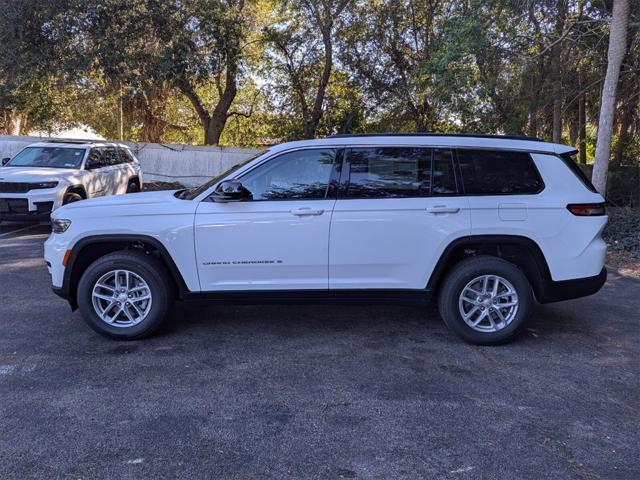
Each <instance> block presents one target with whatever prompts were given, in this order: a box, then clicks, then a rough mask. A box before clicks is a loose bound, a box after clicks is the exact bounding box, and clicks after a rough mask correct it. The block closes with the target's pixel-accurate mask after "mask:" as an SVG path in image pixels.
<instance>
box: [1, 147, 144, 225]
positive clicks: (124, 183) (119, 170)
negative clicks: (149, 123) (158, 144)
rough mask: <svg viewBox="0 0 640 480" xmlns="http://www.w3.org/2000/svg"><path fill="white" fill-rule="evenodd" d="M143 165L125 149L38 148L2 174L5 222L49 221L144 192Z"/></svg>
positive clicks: (6, 162)
mask: <svg viewBox="0 0 640 480" xmlns="http://www.w3.org/2000/svg"><path fill="white" fill-rule="evenodd" d="M141 187H142V172H141V169H140V164H139V163H138V160H137V159H136V158H135V156H134V155H133V153H131V150H130V149H129V147H127V146H126V145H120V144H115V143H108V142H86V141H77V142H74V141H72V140H64V141H54V140H51V141H47V142H40V143H34V144H32V145H29V146H28V147H26V148H24V149H22V150H21V151H20V152H18V153H17V154H16V155H15V156H14V157H13V158H4V159H2V168H0V220H19V221H25V220H26V221H30V220H33V221H41V220H48V219H49V215H50V213H51V212H52V211H53V210H55V209H56V208H58V207H60V206H62V205H66V204H68V203H72V202H75V201H78V200H83V199H86V198H93V197H99V196H103V195H115V194H119V193H127V192H139V191H140V189H141Z"/></svg>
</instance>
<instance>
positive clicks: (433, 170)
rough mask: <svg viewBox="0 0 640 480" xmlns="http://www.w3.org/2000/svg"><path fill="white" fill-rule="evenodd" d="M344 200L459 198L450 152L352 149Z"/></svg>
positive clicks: (376, 148)
mask: <svg viewBox="0 0 640 480" xmlns="http://www.w3.org/2000/svg"><path fill="white" fill-rule="evenodd" d="M347 158H348V165H349V170H348V179H347V181H346V182H345V183H346V191H345V192H344V194H343V195H341V196H342V198H419V197H429V196H443V195H456V194H457V189H456V178H455V169H454V164H453V155H452V152H451V151H450V150H446V149H432V148H424V147H366V148H351V149H349V151H348V153H347Z"/></svg>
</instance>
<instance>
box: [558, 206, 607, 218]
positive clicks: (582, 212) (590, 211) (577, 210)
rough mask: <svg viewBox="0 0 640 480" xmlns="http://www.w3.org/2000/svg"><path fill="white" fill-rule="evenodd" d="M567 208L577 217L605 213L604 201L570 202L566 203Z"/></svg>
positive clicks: (595, 215)
mask: <svg viewBox="0 0 640 480" xmlns="http://www.w3.org/2000/svg"><path fill="white" fill-rule="evenodd" d="M567 210H569V211H570V212H571V213H573V214H574V215H577V216H578V217H597V216H602V215H606V212H605V210H604V203H570V204H569V205H567Z"/></svg>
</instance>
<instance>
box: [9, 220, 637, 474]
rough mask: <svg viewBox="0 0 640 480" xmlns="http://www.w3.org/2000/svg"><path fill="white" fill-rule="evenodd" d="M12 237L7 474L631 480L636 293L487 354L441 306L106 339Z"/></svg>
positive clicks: (176, 319) (30, 237)
mask: <svg viewBox="0 0 640 480" xmlns="http://www.w3.org/2000/svg"><path fill="white" fill-rule="evenodd" d="M46 235H47V229H46V227H25V226H6V225H3V226H2V228H0V478H2V479H26V478H52V479H53V478H74V479H79V478H89V479H95V478H136V479H137V478H218V479H227V478H229V479H236V478H237V479H245V478H247V479H249V478H251V479H253V478H278V479H283V478H314V479H315V478H319V479H320V478H329V479H331V478H375V479H399V478H407V479H413V478H425V479H427V478H428V479H430V478H442V479H476V478H478V479H519V478H523V479H525V478H526V479H529V478H530V479H554V480H556V479H561V478H562V479H567V478H576V479H599V478H602V479H632V478H640V469H639V467H638V457H637V455H638V446H639V444H640V437H639V434H638V430H639V429H638V426H639V425H638V423H639V421H638V420H639V414H638V411H639V406H640V405H639V403H640V402H639V394H640V387H639V383H638V359H639V356H638V353H639V349H640V342H639V340H640V328H639V322H640V313H639V311H640V281H639V280H636V279H632V278H627V277H622V276H620V275H618V274H616V272H614V271H610V273H609V281H608V282H607V284H606V286H605V287H604V288H603V290H602V291H601V292H600V293H598V294H597V295H595V296H592V297H588V298H584V299H579V300H574V301H570V302H565V303H558V304H552V305H544V306H538V308H537V311H536V315H535V318H534V319H533V321H532V322H531V324H530V328H529V329H528V330H527V331H526V332H525V334H524V335H523V336H522V337H521V338H520V339H519V340H518V341H516V342H515V343H512V344H509V345H505V346H501V347H474V346H469V345H466V344H464V343H461V341H460V340H459V339H458V338H457V337H456V336H455V335H453V334H452V333H450V332H449V331H447V329H446V327H445V326H444V324H443V323H442V322H441V320H440V319H439V318H438V315H437V312H436V310H435V309H434V308H433V307H429V308H424V307H411V306H392V305H389V306H380V305H375V306H366V305H365V306H338V305H335V306H331V305H330V306H327V305H324V306H317V305H315V306H314V305H305V306H300V305H284V306H218V305H211V304H202V303H188V304H180V303H178V304H176V307H175V308H174V312H173V314H172V318H171V321H170V322H169V324H168V325H167V327H166V328H165V329H164V331H163V332H162V334H160V335H158V336H156V337H154V338H151V339H147V340H143V341H136V342H116V341H112V340H107V339H104V338H102V337H100V336H98V335H97V334H96V333H94V332H93V331H92V330H90V329H89V327H87V326H86V325H85V324H84V322H83V321H82V319H81V318H80V315H79V313H78V312H74V313H71V311H70V309H69V307H68V305H67V304H66V302H65V301H63V300H61V299H59V298H58V297H56V296H55V295H54V294H53V293H52V292H51V290H50V287H49V276H48V273H47V270H46V268H45V265H44V262H43V260H42V243H43V241H44V240H45V238H46Z"/></svg>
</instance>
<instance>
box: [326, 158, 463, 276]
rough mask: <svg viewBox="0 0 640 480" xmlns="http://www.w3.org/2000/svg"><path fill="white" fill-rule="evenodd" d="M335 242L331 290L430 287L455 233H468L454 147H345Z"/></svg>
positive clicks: (332, 244) (334, 221)
mask: <svg viewBox="0 0 640 480" xmlns="http://www.w3.org/2000/svg"><path fill="white" fill-rule="evenodd" d="M345 154H346V160H345V166H344V168H343V171H342V179H341V185H340V191H339V197H338V200H337V202H336V205H335V207H334V211H333V218H332V222H331V234H330V243H329V288H330V289H363V288H366V289H376V288H377V289H424V288H425V287H426V284H427V281H428V279H429V276H430V275H431V272H432V271H433V269H434V267H435V264H436V262H437V261H438V259H439V258H440V255H441V254H442V252H443V250H444V248H446V246H447V245H448V244H449V243H450V241H451V240H453V239H454V238H457V237H459V236H464V235H469V232H470V226H471V225H470V214H469V206H468V201H467V199H465V198H464V197H459V196H457V190H458V189H457V181H456V175H455V167H454V162H453V154H452V152H451V151H450V150H448V149H431V148H416V147H366V148H351V149H348V150H347V151H346V152H345Z"/></svg>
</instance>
